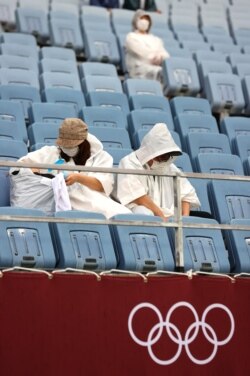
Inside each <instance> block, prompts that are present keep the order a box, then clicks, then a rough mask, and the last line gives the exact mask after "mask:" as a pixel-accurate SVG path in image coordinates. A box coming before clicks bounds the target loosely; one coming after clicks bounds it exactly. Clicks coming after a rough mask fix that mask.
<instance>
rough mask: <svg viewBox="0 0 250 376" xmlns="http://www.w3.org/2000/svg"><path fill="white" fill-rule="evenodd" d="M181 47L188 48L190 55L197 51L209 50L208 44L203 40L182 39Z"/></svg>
mask: <svg viewBox="0 0 250 376" xmlns="http://www.w3.org/2000/svg"><path fill="white" fill-rule="evenodd" d="M181 46H182V48H184V49H185V50H188V51H190V52H191V53H192V55H193V54H194V53H195V52H197V51H210V45H209V44H208V43H206V42H205V41H203V42H202V41H200V42H199V41H196V40H194V41H193V40H184V41H182V42H181Z"/></svg>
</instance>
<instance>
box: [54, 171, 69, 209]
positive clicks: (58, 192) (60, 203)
mask: <svg viewBox="0 0 250 376" xmlns="http://www.w3.org/2000/svg"><path fill="white" fill-rule="evenodd" d="M51 185H52V188H53V192H54V198H55V211H56V212H58V211H64V210H71V204H70V199H69V193H68V190H67V186H66V183H65V180H64V176H63V174H62V173H59V174H57V175H56V176H55V177H54V178H53V179H52V180H51Z"/></svg>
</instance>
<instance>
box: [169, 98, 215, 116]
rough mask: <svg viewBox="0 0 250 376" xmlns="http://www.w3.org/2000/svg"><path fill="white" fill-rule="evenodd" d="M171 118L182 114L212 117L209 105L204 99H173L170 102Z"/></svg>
mask: <svg viewBox="0 0 250 376" xmlns="http://www.w3.org/2000/svg"><path fill="white" fill-rule="evenodd" d="M169 103H170V107H171V111H172V114H173V117H175V116H177V115H180V114H182V113H184V114H190V115H201V114H205V115H212V112H211V108H210V104H209V102H208V100H207V99H205V98H192V97H175V98H172V99H171V100H170V102H169Z"/></svg>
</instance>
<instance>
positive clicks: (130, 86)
mask: <svg viewBox="0 0 250 376" xmlns="http://www.w3.org/2000/svg"><path fill="white" fill-rule="evenodd" d="M123 89H124V92H125V93H126V94H127V96H128V98H129V97H131V95H140V94H147V95H148V94H149V95H161V96H162V95H163V92H162V87H161V84H160V82H159V81H156V80H148V79H142V78H127V79H126V80H125V81H124V82H123Z"/></svg>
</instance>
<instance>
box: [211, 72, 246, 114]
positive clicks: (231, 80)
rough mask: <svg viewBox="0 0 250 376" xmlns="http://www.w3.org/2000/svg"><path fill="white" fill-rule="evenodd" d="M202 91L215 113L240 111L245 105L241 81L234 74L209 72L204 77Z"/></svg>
mask: <svg viewBox="0 0 250 376" xmlns="http://www.w3.org/2000/svg"><path fill="white" fill-rule="evenodd" d="M204 92H205V95H206V98H207V99H208V100H209V102H210V105H211V108H212V111H213V112H215V113H220V112H222V111H227V112H230V113H240V112H241V111H242V110H243V108H244V107H245V100H244V96H243V91H242V87H241V81H240V78H239V77H238V76H236V75H235V74H229V73H228V74H216V73H209V74H208V75H207V77H206V78H205V82H204Z"/></svg>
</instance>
